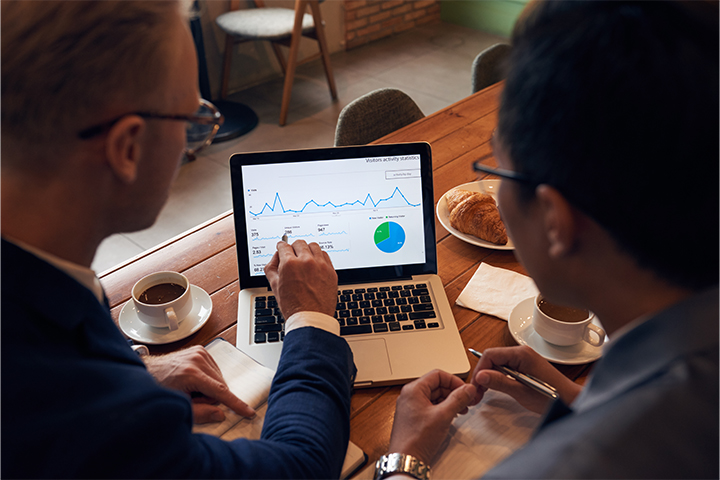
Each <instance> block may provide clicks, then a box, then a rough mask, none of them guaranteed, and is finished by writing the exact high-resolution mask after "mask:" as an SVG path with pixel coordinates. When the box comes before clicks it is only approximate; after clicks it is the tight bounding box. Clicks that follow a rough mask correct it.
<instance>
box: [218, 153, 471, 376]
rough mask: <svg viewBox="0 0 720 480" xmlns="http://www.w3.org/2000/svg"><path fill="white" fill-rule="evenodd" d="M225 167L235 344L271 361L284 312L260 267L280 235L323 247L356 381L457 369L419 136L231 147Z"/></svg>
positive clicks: (463, 370)
mask: <svg viewBox="0 0 720 480" xmlns="http://www.w3.org/2000/svg"><path fill="white" fill-rule="evenodd" d="M230 172H231V182H232V196H233V209H234V219H235V234H236V237H237V242H236V247H237V258H238V269H239V277H240V294H239V298H238V326H237V347H238V348H239V349H240V350H242V351H243V352H245V353H246V354H248V355H249V356H251V357H252V358H254V359H255V360H256V361H258V362H259V363H261V364H263V365H265V366H267V367H270V368H273V369H274V368H277V364H278V361H279V359H280V352H281V351H282V345H283V338H284V322H285V319H284V318H283V316H282V313H281V312H280V310H279V309H278V307H277V301H276V299H275V297H274V295H273V292H272V291H271V290H270V288H269V284H268V281H267V278H266V277H265V274H264V272H263V268H264V267H265V264H266V263H267V262H268V261H269V260H270V258H271V257H272V256H273V254H274V253H275V251H276V245H277V242H278V241H280V240H281V239H282V238H283V236H287V242H288V243H293V242H294V241H295V240H298V239H303V240H305V241H306V242H308V243H311V242H316V243H318V244H319V245H320V248H322V249H323V250H324V251H326V252H328V254H329V255H330V258H331V260H332V262H333V266H334V267H335V269H336V271H337V274H338V283H339V286H338V299H337V309H336V312H335V318H336V319H337V320H338V323H339V324H340V334H341V335H342V336H343V337H344V338H345V339H346V340H347V342H348V344H349V345H350V348H351V349H352V351H353V355H354V359H355V365H356V367H357V369H358V372H357V376H356V378H355V384H354V385H355V387H356V388H362V387H374V386H382V385H393V384H402V383H406V382H408V381H411V380H413V379H415V378H418V377H420V376H422V375H423V374H425V373H427V372H428V371H430V370H432V369H434V368H440V369H443V370H445V371H448V372H450V373H453V374H456V375H459V376H466V375H467V374H468V372H469V371H470V363H469V361H468V358H467V354H466V353H465V349H464V347H463V344H462V340H461V339H460V333H459V332H458V328H457V324H456V323H455V319H454V317H453V315H452V311H451V309H450V304H449V302H448V299H447V296H446V294H445V289H444V288H443V285H442V282H441V280H440V277H439V276H438V275H437V253H436V243H435V218H434V201H433V185H432V156H431V150H430V145H429V144H427V143H405V144H387V145H366V146H353V147H333V148H319V149H304V150H286V151H273V152H256V153H238V154H234V155H233V156H232V157H231V158H230ZM319 347H321V346H319Z"/></svg>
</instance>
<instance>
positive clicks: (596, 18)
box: [498, 0, 720, 289]
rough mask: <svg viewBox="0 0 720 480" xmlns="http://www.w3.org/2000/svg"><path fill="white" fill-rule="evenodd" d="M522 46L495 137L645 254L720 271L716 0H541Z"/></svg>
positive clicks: (658, 267)
mask: <svg viewBox="0 0 720 480" xmlns="http://www.w3.org/2000/svg"><path fill="white" fill-rule="evenodd" d="M512 45H513V50H512V54H511V56H510V58H509V60H508V65H507V66H508V76H507V80H506V84H505V89H504V91H503V96H502V102H501V108H500V112H499V125H498V139H499V141H500V143H501V144H502V145H503V146H504V148H505V149H506V151H507V152H508V154H509V156H510V158H511V160H512V162H513V166H514V168H515V170H517V171H518V172H522V173H524V174H526V175H528V176H529V177H531V178H534V179H536V180H539V181H541V182H542V183H546V184H549V185H552V186H554V187H555V188H557V189H558V190H559V191H560V192H561V193H562V194H563V195H564V196H565V197H566V198H567V199H568V201H570V202H571V203H572V204H573V205H575V206H576V207H577V208H579V209H580V210H581V211H583V212H584V213H586V214H587V215H589V216H590V217H592V218H593V219H595V220H596V221H597V222H598V223H599V224H600V225H601V226H603V228H605V229H606V230H607V231H608V232H609V233H610V234H611V235H612V236H613V238H615V240H616V241H617V242H618V244H619V245H620V246H621V248H623V249H625V250H626V251H627V252H629V253H630V254H631V255H632V256H633V257H634V258H635V259H636V260H637V262H638V264H639V265H641V266H642V267H645V268H649V269H651V270H653V271H654V272H656V273H657V274H658V275H660V276H661V277H663V278H665V279H666V280H668V281H670V282H672V283H673V284H676V285H680V286H683V287H687V288H693V289H700V288H703V287H706V286H710V285H715V284H717V283H718V251H719V246H718V243H719V242H718V219H719V214H718V205H719V203H720V201H719V197H718V162H719V158H718V135H719V127H718V112H719V103H718V9H717V4H716V3H715V2H712V3H711V2H615V1H613V2H577V1H574V0H571V1H552V2H547V3H539V4H532V5H530V6H529V8H528V9H527V11H526V12H524V15H523V17H522V18H521V20H520V21H519V22H518V23H517V25H516V27H515V29H514V32H513V36H512ZM678 250H682V251H683V252H682V253H681V254H678Z"/></svg>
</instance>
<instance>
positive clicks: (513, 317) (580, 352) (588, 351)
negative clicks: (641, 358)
mask: <svg viewBox="0 0 720 480" xmlns="http://www.w3.org/2000/svg"><path fill="white" fill-rule="evenodd" d="M534 298H535V297H530V298H526V299H525V300H523V301H522V302H520V303H518V304H517V305H516V306H515V308H513V310H512V312H510V319H509V320H508V328H509V329H510V333H511V334H512V336H513V338H514V339H515V341H516V342H518V343H519V344H520V345H528V346H529V347H530V348H532V349H533V350H535V351H536V352H537V353H539V354H540V355H542V356H543V357H544V358H545V359H546V360H549V361H551V362H554V363H560V364H563V365H581V364H583V363H590V362H594V361H595V360H597V359H598V358H600V356H601V355H602V346H600V347H593V346H592V345H590V344H589V343H587V342H580V343H578V344H577V345H570V346H569V347H560V346H558V345H553V344H551V343H548V342H546V341H545V340H544V339H543V338H542V337H541V336H540V335H538V334H537V333H536V332H535V329H534V328H533V326H532V316H533V301H534ZM592 323H594V324H595V325H597V326H598V327H600V328H603V327H602V325H601V324H600V322H599V321H598V319H597V317H595V318H594V319H593V321H592ZM605 341H606V342H607V338H606V339H605Z"/></svg>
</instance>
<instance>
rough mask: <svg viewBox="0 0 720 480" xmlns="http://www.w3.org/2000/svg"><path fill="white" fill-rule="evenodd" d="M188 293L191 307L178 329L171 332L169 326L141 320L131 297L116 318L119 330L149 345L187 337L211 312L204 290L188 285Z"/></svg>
mask: <svg viewBox="0 0 720 480" xmlns="http://www.w3.org/2000/svg"><path fill="white" fill-rule="evenodd" d="M190 293H191V294H192V297H193V309H192V311H190V314H189V315H188V316H187V317H185V320H183V321H182V322H180V324H179V325H178V329H177V330H175V331H174V332H171V331H170V329H169V328H156V327H151V326H150V325H148V324H146V323H145V322H143V321H141V320H140V319H139V318H138V316H137V311H136V310H135V304H134V303H133V301H132V299H131V300H129V301H128V302H127V303H126V304H125V306H124V307H123V308H122V310H121V311H120V318H119V319H118V323H119V324H120V330H122V331H123V333H124V334H125V335H127V336H128V337H130V338H132V339H133V340H135V341H138V342H142V343H147V344H149V345H162V344H165V343H172V342H177V341H178V340H182V339H183V338H186V337H189V336H190V335H192V334H193V333H195V332H197V331H198V330H199V329H200V327H202V326H203V325H205V322H207V320H208V318H210V314H211V313H212V300H211V299H210V295H208V294H207V292H206V291H205V290H203V289H202V288H200V287H198V286H195V285H190Z"/></svg>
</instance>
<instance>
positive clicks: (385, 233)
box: [374, 222, 405, 253]
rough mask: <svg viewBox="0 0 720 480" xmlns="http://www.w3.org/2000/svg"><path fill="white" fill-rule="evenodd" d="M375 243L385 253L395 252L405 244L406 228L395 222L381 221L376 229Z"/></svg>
mask: <svg viewBox="0 0 720 480" xmlns="http://www.w3.org/2000/svg"><path fill="white" fill-rule="evenodd" d="M374 240H375V245H377V247H378V248H379V249H380V251H382V252H385V253H395V252H397V251H398V250H400V249H401V248H402V246H403V245H404V244H405V230H403V228H402V227H401V226H400V225H399V224H397V223H395V222H385V223H381V224H380V225H379V226H378V227H377V228H376V229H375V237H374Z"/></svg>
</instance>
